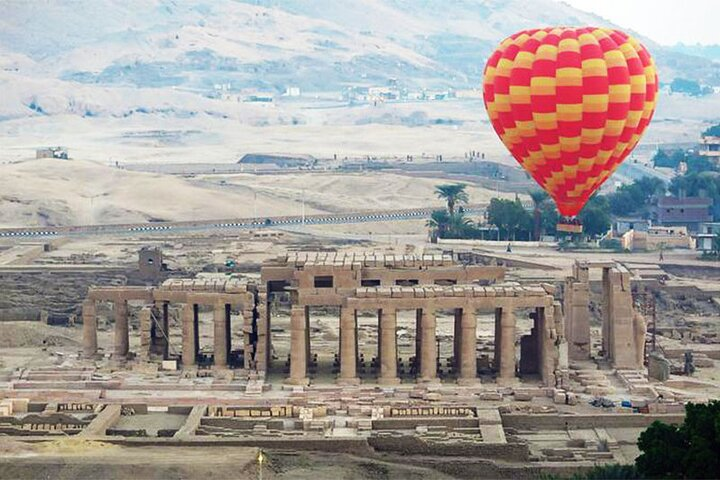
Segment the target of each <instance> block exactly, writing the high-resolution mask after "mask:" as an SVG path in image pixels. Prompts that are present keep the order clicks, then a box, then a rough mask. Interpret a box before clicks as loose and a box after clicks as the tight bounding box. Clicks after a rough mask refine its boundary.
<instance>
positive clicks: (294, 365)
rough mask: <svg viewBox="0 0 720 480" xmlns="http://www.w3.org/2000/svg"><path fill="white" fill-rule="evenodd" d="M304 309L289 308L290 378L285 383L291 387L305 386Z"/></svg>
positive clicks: (306, 378) (295, 306) (299, 307)
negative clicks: (291, 385)
mask: <svg viewBox="0 0 720 480" xmlns="http://www.w3.org/2000/svg"><path fill="white" fill-rule="evenodd" d="M306 325H307V323H306V321H305V307H302V306H299V305H293V306H292V307H290V378H288V380H287V382H288V383H290V384H293V385H307V384H308V383H309V380H308V377H307V349H306V344H305V339H306V332H305V330H306Z"/></svg>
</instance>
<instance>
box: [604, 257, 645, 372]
mask: <svg viewBox="0 0 720 480" xmlns="http://www.w3.org/2000/svg"><path fill="white" fill-rule="evenodd" d="M607 270H608V272H607V280H606V281H604V282H603V285H604V287H605V288H606V289H607V292H606V295H607V305H605V306H604V308H605V309H607V311H608V313H607V315H608V317H607V318H608V320H607V323H608V328H607V332H608V337H609V338H608V341H607V345H608V352H607V358H608V359H609V360H610V362H611V364H612V366H613V367H614V368H618V369H627V370H639V369H642V368H644V367H643V363H642V358H643V352H642V350H644V339H645V338H644V337H645V332H644V326H641V325H640V323H643V324H644V322H640V321H639V319H637V321H635V322H634V321H633V316H634V315H633V303H632V291H631V288H630V272H629V271H628V270H627V269H626V268H624V267H614V268H612V269H607ZM636 323H637V324H638V325H637V327H636V325H635V324H636ZM638 337H642V339H640V338H638ZM636 339H637V340H639V341H636Z"/></svg>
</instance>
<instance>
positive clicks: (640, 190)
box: [596, 177, 665, 216]
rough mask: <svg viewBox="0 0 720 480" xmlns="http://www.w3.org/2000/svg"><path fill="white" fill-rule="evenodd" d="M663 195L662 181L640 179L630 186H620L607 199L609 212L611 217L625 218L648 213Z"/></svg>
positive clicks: (647, 178)
mask: <svg viewBox="0 0 720 480" xmlns="http://www.w3.org/2000/svg"><path fill="white" fill-rule="evenodd" d="M664 194H665V183H664V182H663V181H662V180H660V179H659V178H655V177H642V178H640V179H638V180H635V181H634V182H633V183H631V184H628V185H622V186H621V187H620V188H618V189H617V191H616V192H614V193H612V194H610V195H608V196H607V198H608V201H609V202H610V203H609V209H610V212H611V213H612V214H613V215H618V216H625V215H630V214H633V213H638V212H643V213H648V210H649V208H650V206H651V205H652V204H653V203H654V202H655V200H656V199H657V197H659V196H661V195H664ZM596 196H597V195H596ZM598 197H599V196H598Z"/></svg>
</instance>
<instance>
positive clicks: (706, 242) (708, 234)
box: [695, 222, 720, 252]
mask: <svg viewBox="0 0 720 480" xmlns="http://www.w3.org/2000/svg"><path fill="white" fill-rule="evenodd" d="M718 235H720V222H707V223H701V224H700V226H699V228H698V233H697V234H695V242H696V245H697V246H696V248H697V249H698V250H701V251H703V252H711V251H712V250H713V242H714V241H715V238H716V237H717V236H718Z"/></svg>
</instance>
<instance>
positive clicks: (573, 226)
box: [555, 218, 583, 233]
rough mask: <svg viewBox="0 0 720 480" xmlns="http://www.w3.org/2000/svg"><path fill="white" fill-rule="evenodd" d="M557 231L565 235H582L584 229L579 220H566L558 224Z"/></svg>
mask: <svg viewBox="0 0 720 480" xmlns="http://www.w3.org/2000/svg"><path fill="white" fill-rule="evenodd" d="M555 230H557V231H558V232H565V233H582V231H583V228H582V223H580V221H579V220H576V219H569V218H564V219H561V220H560V221H559V222H558V224H557V225H556V226H555Z"/></svg>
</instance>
